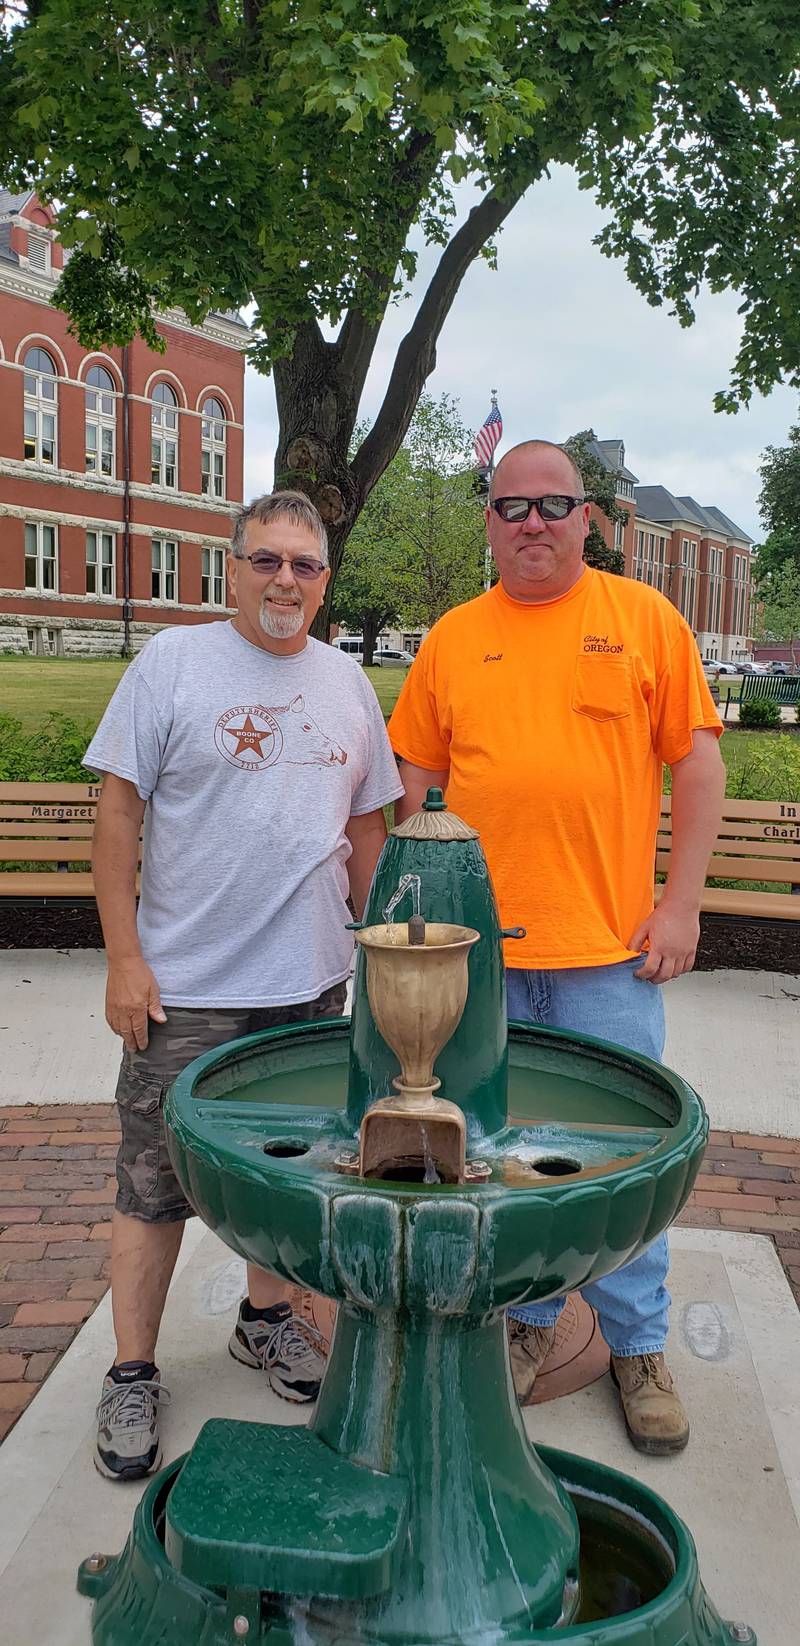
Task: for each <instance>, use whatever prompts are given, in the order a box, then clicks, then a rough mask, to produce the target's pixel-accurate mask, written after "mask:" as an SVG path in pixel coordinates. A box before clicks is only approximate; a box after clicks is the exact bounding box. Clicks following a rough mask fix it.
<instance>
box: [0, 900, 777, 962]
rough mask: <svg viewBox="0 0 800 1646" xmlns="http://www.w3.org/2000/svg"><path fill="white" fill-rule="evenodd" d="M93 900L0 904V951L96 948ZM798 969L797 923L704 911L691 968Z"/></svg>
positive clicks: (99, 945)
mask: <svg viewBox="0 0 800 1646" xmlns="http://www.w3.org/2000/svg"><path fill="white" fill-rule="evenodd" d="M102 947H103V933H102V931H101V929H100V921H99V920H98V918H97V909H96V908H95V905H94V903H80V904H74V905H69V904H63V903H50V904H48V905H47V906H46V907H44V908H43V907H42V906H41V905H39V904H35V903H19V904H15V905H14V906H13V907H10V906H8V905H7V904H5V905H0V949H102ZM728 968H730V969H732V970H734V971H767V972H787V973H789V974H792V973H795V972H797V973H800V921H793V920H754V919H751V918H750V917H749V916H748V918H747V919H742V918H740V917H737V916H734V915H722V914H704V915H701V918H700V947H699V949H698V951H697V961H696V964H695V970H696V971H698V972H715V971H723V970H726V969H728Z"/></svg>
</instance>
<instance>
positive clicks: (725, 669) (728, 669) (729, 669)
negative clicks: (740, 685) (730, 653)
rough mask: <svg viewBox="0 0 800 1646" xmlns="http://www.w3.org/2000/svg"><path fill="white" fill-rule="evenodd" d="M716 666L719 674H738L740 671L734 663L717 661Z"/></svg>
mask: <svg viewBox="0 0 800 1646" xmlns="http://www.w3.org/2000/svg"><path fill="white" fill-rule="evenodd" d="M716 666H717V668H718V670H719V672H720V674H739V672H740V671H739V668H738V665H737V664H736V663H718V664H717V665H716Z"/></svg>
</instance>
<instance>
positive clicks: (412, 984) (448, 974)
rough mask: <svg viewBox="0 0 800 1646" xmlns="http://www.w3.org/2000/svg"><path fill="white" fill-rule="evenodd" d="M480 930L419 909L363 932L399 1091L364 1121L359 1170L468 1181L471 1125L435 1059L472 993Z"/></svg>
mask: <svg viewBox="0 0 800 1646" xmlns="http://www.w3.org/2000/svg"><path fill="white" fill-rule="evenodd" d="M479 935H480V934H479V933H478V932H476V931H473V930H472V928H471V927H469V926H451V925H447V924H444V923H442V922H430V921H429V922H425V921H424V920H422V919H421V917H420V916H418V915H415V916H412V918H411V920H410V921H408V922H405V923H404V922H398V923H397V924H396V925H384V926H368V927H366V928H365V929H364V930H363V931H360V932H357V933H356V942H357V943H360V944H361V946H362V948H363V949H364V952H365V956H366V967H367V995H368V998H369V1004H370V1009H371V1011H372V1015H373V1017H374V1019H375V1023H376V1025H377V1028H378V1030H379V1032H380V1034H381V1035H382V1036H383V1038H384V1040H385V1041H386V1043H387V1045H389V1046H391V1048H392V1051H393V1052H394V1053H395V1055H396V1057H397V1059H398V1062H399V1064H400V1071H401V1072H400V1074H399V1075H395V1077H394V1079H393V1082H392V1084H393V1085H394V1086H395V1087H396V1089H397V1092H398V1096H397V1097H384V1098H381V1099H380V1100H379V1101H378V1102H377V1103H373V1104H372V1105H371V1107H370V1108H369V1109H368V1110H367V1112H366V1114H365V1115H364V1118H363V1120H362V1122H361V1133H360V1147H359V1161H358V1173H359V1176H360V1177H377V1178H382V1179H383V1180H384V1181H406V1182H408V1181H422V1182H428V1183H436V1182H440V1183H463V1182H464V1181H465V1176H466V1144H467V1128H466V1120H465V1117H464V1112H463V1110H462V1109H460V1108H459V1107H458V1105H457V1104H455V1103H449V1102H447V1101H446V1100H445V1099H444V1098H440V1097H435V1096H434V1093H435V1092H436V1091H437V1090H438V1087H439V1086H440V1085H441V1081H440V1080H439V1079H438V1078H437V1076H436V1075H435V1074H434V1072H433V1066H434V1063H435V1062H436V1059H437V1057H438V1055H439V1053H440V1051H441V1050H442V1048H443V1046H445V1045H446V1044H447V1042H448V1040H449V1039H450V1037H451V1035H452V1034H453V1033H454V1032H455V1030H456V1028H457V1027H458V1024H459V1022H460V1020H461V1015H462V1013H463V1011H464V1006H465V1004H466V999H467V988H468V975H467V964H468V960H469V952H470V949H471V948H472V946H473V944H475V943H477V942H478V941H479Z"/></svg>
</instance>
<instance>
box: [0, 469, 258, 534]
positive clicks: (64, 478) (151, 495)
mask: <svg viewBox="0 0 800 1646" xmlns="http://www.w3.org/2000/svg"><path fill="white" fill-rule="evenodd" d="M4 474H5V475H7V476H8V478H9V479H10V480H38V481H41V482H42V483H43V484H44V485H46V486H65V487H67V488H68V489H69V490H70V491H86V492H93V493H95V495H97V496H100V497H122V495H123V493H124V491H125V487H124V485H123V482H122V481H121V480H107V479H103V477H102V476H98V475H86V474H80V473H79V472H78V470H76V469H54V468H51V467H50V465H49V464H43V463H42V464H39V463H29V462H26V461H25V459H24V458H21V457H0V475H4ZM130 495H131V497H135V498H138V499H139V500H140V501H141V502H153V503H160V504H168V505H169V506H170V507H171V508H179V509H194V510H198V509H201V510H202V512H203V513H204V514H219V515H222V516H223V517H224V518H225V519H226V520H233V518H234V516H235V515H236V514H237V513H238V511H239V509H240V508H241V504H240V503H234V502H225V501H219V502H218V501H217V499H216V498H210V497H208V496H207V495H206V493H205V492H174V491H170V490H168V488H167V487H165V486H147V485H143V484H142V482H141V481H133V482H132V483H131V487H130Z"/></svg>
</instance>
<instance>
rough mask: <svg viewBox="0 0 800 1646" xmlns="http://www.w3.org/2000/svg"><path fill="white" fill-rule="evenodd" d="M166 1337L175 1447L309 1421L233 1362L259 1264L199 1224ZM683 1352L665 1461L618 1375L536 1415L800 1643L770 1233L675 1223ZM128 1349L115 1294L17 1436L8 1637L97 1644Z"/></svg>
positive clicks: (735, 1597) (795, 1429) (123, 1492)
mask: <svg viewBox="0 0 800 1646" xmlns="http://www.w3.org/2000/svg"><path fill="white" fill-rule="evenodd" d="M182 1256H183V1258H184V1262H183V1267H182V1269H181V1270H180V1272H179V1275H178V1277H177V1279H176V1282H175V1284H174V1288H173V1292H172V1294H171V1297H170V1301H169V1305H168V1309H167V1317H166V1320H165V1324H164V1330H163V1336H162V1341H161V1345H160V1350H159V1360H160V1363H161V1366H162V1368H163V1371H164V1375H165V1381H166V1382H167V1384H168V1385H169V1387H170V1389H171V1391H172V1396H173V1400H172V1404H171V1406H169V1407H168V1408H167V1409H166V1411H165V1414H164V1419H163V1434H164V1445H165V1458H166V1459H167V1460H169V1459H170V1458H173V1457H175V1456H177V1455H178V1454H179V1453H180V1452H182V1451H183V1450H184V1449H185V1448H186V1447H187V1446H189V1445H190V1444H191V1442H192V1441H193V1439H194V1437H195V1435H196V1434H197V1432H198V1429H199V1428H200V1425H201V1424H202V1423H203V1422H204V1421H205V1419H207V1418H209V1417H212V1416H221V1415H226V1416H234V1417H239V1418H249V1419H256V1420H260V1421H267V1422H274V1423H293V1422H296V1421H297V1419H298V1412H297V1408H295V1407H291V1406H287V1405H285V1404H283V1403H282V1402H281V1401H279V1400H277V1399H276V1398H275V1397H274V1396H273V1395H270V1394H269V1393H268V1391H267V1390H266V1388H265V1387H264V1385H263V1382H262V1380H261V1378H260V1375H259V1374H257V1373H254V1372H251V1371H249V1370H247V1369H246V1368H245V1367H243V1366H240V1365H238V1364H237V1363H236V1362H234V1361H233V1360H232V1359H231V1358H230V1357H229V1355H228V1354H227V1352H226V1342H227V1338H228V1335H229V1333H230V1330H231V1325H232V1321H233V1318H234V1310H235V1304H236V1300H237V1299H238V1297H239V1295H240V1285H241V1279H242V1266H241V1264H240V1263H239V1261H238V1259H235V1258H233V1257H232V1256H231V1254H230V1253H229V1252H227V1251H226V1249H225V1248H224V1247H223V1246H221V1245H220V1243H219V1241H218V1240H217V1239H216V1237H215V1236H213V1235H211V1234H205V1233H204V1231H203V1229H202V1227H201V1226H200V1225H199V1224H196V1223H195V1224H191V1225H190V1226H189V1230H188V1234H187V1237H186V1242H185V1253H184V1254H182ZM672 1287H673V1293H674V1297H675V1303H674V1316H673V1320H674V1326H673V1333H672V1338H671V1356H670V1358H671V1364H672V1365H673V1367H674V1370H675V1372H676V1374H677V1377H678V1380H679V1383H680V1387H681V1390H682V1393H683V1396H684V1399H685V1401H686V1404H687V1406H688V1408H689V1411H690V1414H691V1417H692V1422H693V1438H692V1441H691V1443H690V1446H689V1448H688V1450H687V1451H686V1452H685V1453H684V1454H683V1455H682V1456H681V1457H678V1458H672V1459H652V1458H651V1459H648V1458H643V1457H641V1456H639V1454H638V1453H636V1452H634V1451H633V1450H632V1449H631V1447H630V1445H629V1444H628V1442H627V1440H626V1438H625V1436H624V1430H623V1427H622V1422H621V1418H620V1414H619V1410H618V1407H617V1404H616V1397H615V1395H614V1393H613V1390H612V1389H611V1386H610V1384H609V1381H608V1379H603V1380H602V1381H601V1382H599V1383H597V1384H595V1385H593V1386H592V1387H591V1388H589V1389H584V1390H582V1391H581V1392H580V1393H578V1394H575V1395H571V1396H569V1397H568V1398H566V1399H563V1400H560V1401H556V1402H554V1403H553V1404H552V1405H548V1406H539V1407H536V1408H534V1409H533V1410H532V1411H529V1412H528V1413H527V1414H526V1424H527V1426H528V1428H529V1432H530V1433H531V1434H532V1435H533V1436H534V1437H535V1438H536V1439H537V1440H541V1441H543V1442H547V1443H548V1444H550V1445H557V1446H562V1447H565V1448H567V1449H570V1450H573V1451H578V1452H585V1453H587V1454H589V1455H591V1456H594V1457H596V1458H598V1459H600V1460H602V1461H604V1462H607V1463H609V1464H612V1465H613V1466H614V1467H617V1468H622V1469H624V1470H625V1471H626V1472H627V1473H629V1474H634V1475H636V1476H638V1477H639V1478H641V1479H642V1480H644V1481H646V1482H647V1484H648V1485H650V1486H652V1487H653V1488H654V1489H655V1490H656V1491H658V1492H660V1493H661V1494H662V1495H663V1496H664V1497H665V1498H666V1499H667V1501H668V1502H669V1503H671V1504H672V1505H673V1507H674V1508H675V1509H676V1510H677V1511H678V1513H680V1514H682V1515H684V1516H685V1518H686V1520H687V1522H688V1524H689V1527H690V1529H691V1531H692V1532H693V1534H694V1537H695V1539H696V1541H697V1544H698V1547H699V1550H700V1558H701V1571H702V1574H703V1579H704V1582H705V1584H706V1586H707V1588H708V1589H709V1592H710V1593H711V1595H712V1598H713V1599H714V1601H715V1602H716V1604H717V1606H718V1607H719V1608H720V1610H721V1612H722V1614H723V1616H726V1617H729V1618H733V1619H737V1618H742V1619H744V1620H746V1621H748V1622H750V1623H751V1624H752V1626H753V1627H754V1628H755V1629H756V1631H757V1634H758V1640H759V1646H797V1641H798V1633H799V1631H798V1622H797V1619H798V1616H800V1527H799V1526H798V1515H799V1514H800V1380H798V1376H797V1367H798V1365H800V1315H799V1314H798V1311H797V1308H796V1306H795V1304H794V1301H793V1299H792V1296H791V1293H790V1291H789V1288H788V1286H787V1284H786V1282H785V1280H784V1277H783V1273H782V1271H781V1268H780V1264H779V1263H778V1260H777V1258H776V1256H775V1253H774V1251H773V1249H772V1246H771V1245H770V1243H769V1241H767V1240H765V1239H761V1238H759V1237H757V1236H753V1235H729V1234H722V1233H716V1232H710V1233H706V1232H705V1231H701V1230H680V1231H678V1232H677V1233H676V1235H675V1236H674V1264H673V1274H672ZM111 1355H112V1336H111V1318H110V1306H109V1300H108V1298H106V1299H105V1300H104V1301H103V1303H102V1304H101V1305H100V1307H99V1308H98V1310H97V1311H96V1313H95V1314H94V1315H93V1316H92V1318H91V1320H90V1321H89V1322H88V1323H87V1325H86V1326H85V1327H84V1328H83V1330H82V1332H81V1333H80V1335H79V1337H78V1338H77V1340H76V1342H75V1344H74V1345H73V1347H72V1348H71V1349H70V1350H69V1352H68V1354H67V1355H65V1357H64V1359H63V1360H62V1361H61V1363H60V1365H59V1366H58V1367H57V1368H56V1370H55V1372H54V1373H53V1375H52V1377H51V1378H50V1379H49V1381H48V1382H47V1383H46V1384H45V1387H44V1389H43V1390H42V1392H41V1394H39V1395H38V1396H37V1398H36V1400H35V1401H34V1403H33V1405H32V1406H31V1407H30V1408H29V1410H28V1412H27V1413H26V1414H25V1416H24V1417H23V1418H22V1419H21V1421H20V1423H19V1424H18V1425H17V1427H16V1429H14V1430H13V1432H12V1434H11V1435H10V1436H9V1438H8V1440H7V1441H6V1442H5V1445H4V1446H3V1447H2V1449H1V1450H0V1502H1V1503H2V1504H3V1511H4V1512H3V1517H2V1533H1V1534H0V1617H2V1619H3V1624H2V1630H1V1631H0V1632H1V1633H2V1638H3V1640H4V1641H8V1643H9V1646H29V1643H33V1642H35V1643H36V1646H89V1640H90V1635H89V1604H88V1602H86V1601H84V1600H82V1599H81V1598H80V1596H79V1595H78V1594H77V1592H76V1590H75V1573H76V1571H77V1567H78V1565H79V1563H80V1561H81V1560H82V1559H83V1558H84V1557H85V1556H86V1555H87V1554H89V1553H91V1552H92V1551H95V1550H100V1551H105V1552H108V1553H113V1552H116V1550H118V1549H119V1548H120V1547H121V1545H122V1543H123V1542H124V1540H125V1537H126V1536H127V1533H128V1530H129V1527H130V1522H131V1517H132V1514H133V1509H134V1506H135V1504H136V1502H137V1501H138V1498H139V1495H140V1489H139V1488H137V1487H134V1486H119V1485H114V1484H112V1483H111V1482H110V1481H106V1480H104V1479H102V1478H101V1477H100V1476H99V1475H98V1474H97V1473H96V1472H95V1470H94V1468H93V1466H92V1461H91V1457H92V1442H93V1434H94V1424H93V1408H94V1403H95V1401H96V1399H97V1396H98V1392H99V1386H100V1382H101V1379H102V1375H103V1373H104V1371H105V1369H106V1366H107V1365H108V1363H109V1361H110V1359H111Z"/></svg>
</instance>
